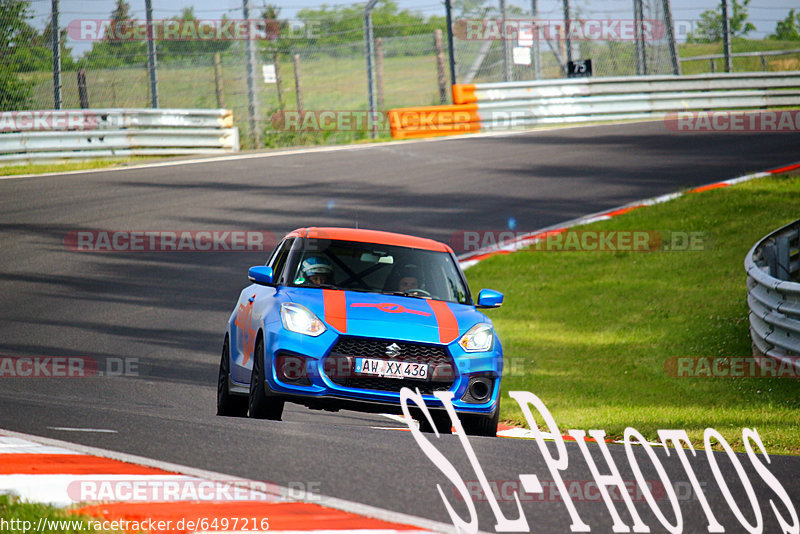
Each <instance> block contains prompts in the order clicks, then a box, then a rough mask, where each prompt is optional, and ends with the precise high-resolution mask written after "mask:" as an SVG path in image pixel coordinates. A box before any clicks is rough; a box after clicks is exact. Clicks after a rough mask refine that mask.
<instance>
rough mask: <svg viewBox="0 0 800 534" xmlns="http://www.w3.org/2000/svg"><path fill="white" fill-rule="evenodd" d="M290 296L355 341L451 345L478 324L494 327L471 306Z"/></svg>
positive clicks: (301, 292)
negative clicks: (369, 339) (368, 339)
mask: <svg viewBox="0 0 800 534" xmlns="http://www.w3.org/2000/svg"><path fill="white" fill-rule="evenodd" d="M286 296H287V297H288V298H289V299H290V300H292V301H293V302H296V303H298V304H302V305H303V306H305V307H307V308H308V309H310V310H311V311H312V312H314V313H315V314H316V315H317V317H319V318H320V319H322V320H323V321H324V322H325V324H326V325H327V326H328V327H329V328H333V329H334V330H336V331H337V332H339V333H341V334H347V335H352V336H363V337H375V338H382V339H398V340H403V341H417V342H425V343H451V342H452V341H454V340H456V339H458V338H459V337H460V336H461V335H463V334H464V333H465V332H466V331H467V330H469V329H470V328H471V327H472V326H473V325H475V324H476V323H480V322H486V323H491V321H489V319H488V318H487V317H486V316H485V315H483V314H482V313H480V312H478V311H477V310H476V309H475V308H474V307H473V306H468V305H465V304H457V303H454V302H444V301H441V300H432V299H421V298H413V297H403V296H399V295H383V294H379V293H364V292H360V291H342V290H331V289H316V288H305V287H290V288H286Z"/></svg>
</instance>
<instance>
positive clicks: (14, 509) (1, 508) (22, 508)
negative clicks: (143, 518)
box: [0, 494, 115, 534]
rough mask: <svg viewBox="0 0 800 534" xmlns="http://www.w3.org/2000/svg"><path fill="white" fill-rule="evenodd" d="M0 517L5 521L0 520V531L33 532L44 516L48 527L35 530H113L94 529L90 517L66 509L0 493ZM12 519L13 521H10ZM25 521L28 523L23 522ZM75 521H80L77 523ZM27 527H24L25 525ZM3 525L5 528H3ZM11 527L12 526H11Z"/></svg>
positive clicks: (12, 533) (89, 531) (13, 532)
mask: <svg viewBox="0 0 800 534" xmlns="http://www.w3.org/2000/svg"><path fill="white" fill-rule="evenodd" d="M0 518H2V520H3V521H5V522H6V524H5V525H3V523H2V522H0V533H2V534H6V533H8V534H19V533H20V532H34V531H36V530H35V529H36V527H37V526H38V525H39V521H40V520H41V519H42V518H44V519H45V520H46V522H44V523H42V525H43V526H44V525H47V526H48V527H49V528H42V530H38V531H36V532H40V533H47V532H54V533H55V532H58V533H75V534H78V533H83V534H86V533H92V532H115V531H107V530H100V531H98V530H94V529H93V528H91V527H92V526H94V525H93V524H92V523H90V522H89V520H90V518H87V517H80V516H76V515H74V514H71V513H69V512H68V511H66V510H62V509H59V508H55V507H53V506H49V505H46V504H37V503H27V502H22V501H20V500H19V499H18V498H17V497H15V496H11V495H5V494H0ZM12 521H13V522H12ZM25 521H27V522H29V523H24V522H25ZM54 521H66V522H67V523H61V524H59V523H55V524H54V523H52V522H54ZM76 522H80V523H81V524H80V525H78V524H76ZM26 526H28V527H29V528H28V529H26V528H25V527H26ZM3 527H5V528H3ZM11 527H13V528H11Z"/></svg>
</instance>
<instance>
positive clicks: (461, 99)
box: [453, 83, 478, 104]
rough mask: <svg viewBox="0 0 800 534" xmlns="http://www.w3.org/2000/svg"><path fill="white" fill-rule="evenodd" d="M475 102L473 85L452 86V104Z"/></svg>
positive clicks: (459, 84) (476, 99) (460, 84)
mask: <svg viewBox="0 0 800 534" xmlns="http://www.w3.org/2000/svg"><path fill="white" fill-rule="evenodd" d="M477 101H478V97H477V96H475V84H474V83H456V84H453V104H474V103H475V102H477Z"/></svg>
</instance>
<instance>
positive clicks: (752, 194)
mask: <svg viewBox="0 0 800 534" xmlns="http://www.w3.org/2000/svg"><path fill="white" fill-rule="evenodd" d="M798 198H800V177H798V176H794V177H790V176H776V177H770V178H764V179H759V180H754V181H751V182H747V183H744V184H740V185H736V186H732V187H727V188H723V189H716V190H711V191H707V192H704V193H702V194H690V195H685V196H683V197H681V198H678V199H676V200H673V201H671V202H667V203H665V204H660V205H657V206H653V207H649V208H643V209H639V210H634V211H632V212H629V213H627V214H625V215H621V216H619V217H617V218H614V219H612V220H609V221H603V222H598V223H595V224H592V225H588V226H584V227H580V228H576V229H591V230H597V231H599V230H609V231H610V230H631V231H636V230H656V231H661V232H670V231H671V232H709V233H710V234H711V235H712V236H713V239H712V240H711V241H710V242H711V243H713V246H710V247H708V248H707V249H706V250H697V251H656V252H539V251H525V250H523V251H519V252H517V253H515V254H511V255H506V256H494V257H491V258H489V259H487V260H485V261H483V262H481V263H480V264H478V265H476V266H474V267H472V268H471V269H469V270H468V271H467V275H468V277H469V281H470V285H471V286H472V287H473V288H481V287H491V288H494V289H498V290H500V291H503V292H504V293H505V295H506V301H505V304H504V305H503V307H502V308H500V309H499V310H497V311H493V312H490V313H491V317H492V319H493V321H494V323H495V326H496V328H497V331H498V333H499V335H500V337H501V339H502V340H503V349H504V352H505V355H506V368H507V370H508V371H509V373H508V374H507V376H505V377H504V382H503V390H504V398H503V401H502V405H501V419H503V420H507V421H514V422H517V423H524V419H523V417H522V413H521V411H520V409H519V406H517V404H516V403H515V402H514V401H513V400H512V399H510V398H508V395H507V392H509V391H513V390H525V391H531V392H533V393H535V394H536V395H538V396H539V397H540V398H541V399H542V400H543V401H544V403H545V404H546V405H547V407H548V408H549V410H550V411H551V412H552V414H553V416H554V417H555V420H556V422H557V423H558V425H559V428H560V429H561V430H566V429H570V428H581V429H591V428H602V429H605V430H606V432H607V433H608V435H609V436H610V437H614V438H618V437H621V436H622V434H623V432H624V429H625V427H627V426H632V427H634V428H636V429H638V430H639V431H640V432H642V433H643V434H644V436H645V437H647V438H648V439H651V440H655V438H656V432H657V430H659V429H674V428H682V429H685V430H686V431H687V432H688V433H689V436H690V437H691V438H692V440H693V443H694V444H695V445H696V446H697V445H699V446H700V447H702V436H703V430H704V429H705V428H706V427H712V428H715V429H717V430H718V431H720V432H721V433H722V434H723V435H724V436H725V438H726V439H727V440H728V441H729V442H730V443H731V444H732V445H733V447H734V448H735V449H737V450H740V451H741V450H743V445H742V440H741V429H742V428H743V427H751V428H752V427H755V428H756V429H757V430H758V432H759V434H760V435H761V437H762V439H763V441H764V445H765V447H766V448H767V450H768V451H769V452H770V453H779V454H800V396H798V391H799V390H800V382H798V380H796V379H787V378H677V377H673V376H670V374H668V373H667V372H666V371H665V362H667V361H668V360H669V359H670V358H673V357H682V356H709V357H748V356H750V355H751V341H750V335H749V322H748V307H747V301H746V293H747V289H746V286H745V273H744V266H743V264H744V258H745V255H746V254H747V252H748V251H749V249H750V248H751V247H752V246H753V244H755V242H756V241H758V240H759V239H760V238H761V237H763V236H764V235H766V234H767V233H769V232H770V231H772V230H774V229H776V228H778V227H779V226H782V225H784V224H786V223H788V222H791V221H792V220H795V219H797V218H798V216H800V212H798V211H797V200H798ZM540 419H541V418H540Z"/></svg>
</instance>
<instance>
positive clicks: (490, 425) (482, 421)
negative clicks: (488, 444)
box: [461, 403, 500, 438]
mask: <svg viewBox="0 0 800 534" xmlns="http://www.w3.org/2000/svg"><path fill="white" fill-rule="evenodd" d="M499 421H500V404H499V403H498V405H497V406H496V407H495V409H494V411H493V412H491V413H489V414H486V415H484V414H462V415H461V426H462V427H464V432H466V433H467V435H468V436H489V437H492V438H494V437H497V423H498V422H499Z"/></svg>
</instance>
